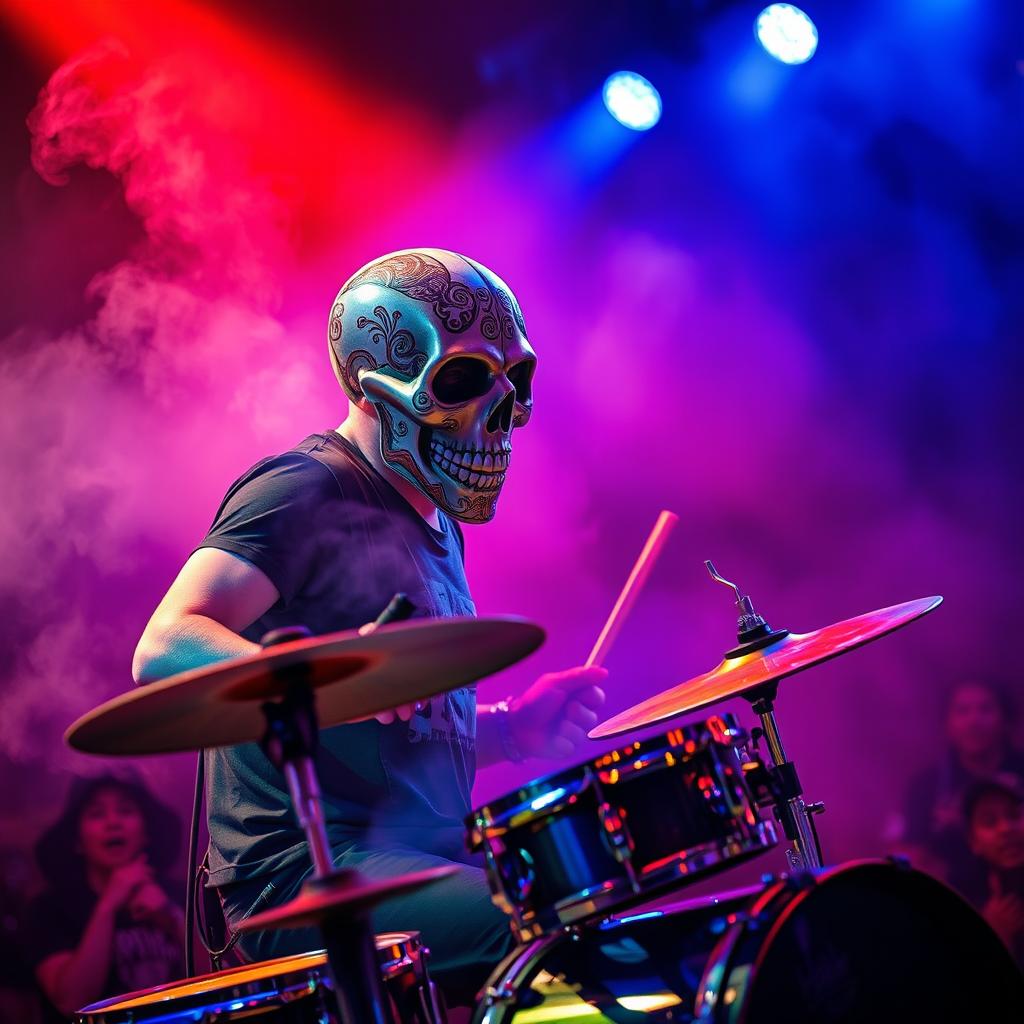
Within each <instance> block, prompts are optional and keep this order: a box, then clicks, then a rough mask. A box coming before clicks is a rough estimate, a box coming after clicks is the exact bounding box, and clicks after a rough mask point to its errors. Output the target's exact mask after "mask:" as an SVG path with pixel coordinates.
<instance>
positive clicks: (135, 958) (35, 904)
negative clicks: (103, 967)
mask: <svg viewBox="0 0 1024 1024" xmlns="http://www.w3.org/2000/svg"><path fill="white" fill-rule="evenodd" d="M98 899H99V897H98V896H97V895H96V893H94V892H93V891H92V889H90V888H89V887H88V886H82V887H80V888H77V889H75V890H70V889H69V890H68V891H67V892H64V891H62V892H57V891H56V890H54V889H47V890H46V891H45V892H43V893H41V894H40V895H39V896H37V897H36V898H35V899H34V900H33V901H32V903H31V904H30V905H29V908H28V912H27V914H26V915H25V919H26V922H27V924H26V928H25V932H24V935H23V938H24V946H25V958H26V961H27V962H28V965H29V967H30V968H31V969H32V972H33V973H35V971H36V968H38V966H39V965H40V964H41V963H42V962H43V961H44V960H46V959H48V958H49V957H51V956H53V954H54V953H63V952H65V951H67V952H71V951H73V950H74V949H76V948H77V946H78V943H79V942H80V941H81V939H82V936H83V935H84V934H85V929H86V926H87V925H88V924H89V919H90V918H91V917H92V912H93V910H94V909H95V908H96V903H97V900H98ZM184 973H185V965H184V961H183V959H182V952H181V945H180V943H179V942H178V941H177V940H176V939H175V938H172V937H171V936H170V935H169V934H168V933H167V932H166V931H165V930H164V929H162V928H159V927H157V926H156V925H153V924H147V923H145V922H141V921H133V920H132V918H131V915H130V914H129V912H128V911H127V910H121V911H119V912H118V914H117V917H116V918H115V920H114V941H113V948H112V950H111V957H110V971H109V972H108V974H107V977H106V980H105V981H104V983H103V989H102V991H101V992H100V993H99V994H98V995H97V997H96V999H95V1000H93V1001H94V1002H99V1001H100V1000H101V999H109V998H110V997H112V996H117V995H123V994H124V993H127V992H134V991H136V990H137V989H141V988H152V987H153V986H154V985H163V984H165V983H167V982H169V981H175V980H177V979H178V978H181V977H182V976H183V975H184ZM43 1002H44V1006H45V1019H46V1021H47V1024H49V1022H51V1021H53V1022H57V1021H67V1019H68V1018H67V1017H65V1016H63V1014H61V1013H60V1012H59V1011H58V1010H57V1009H56V1007H54V1006H53V1005H51V1004H50V1003H49V1002H47V1001H46V1000H45V998H44V1000H43Z"/></svg>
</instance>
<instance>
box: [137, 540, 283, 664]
mask: <svg viewBox="0 0 1024 1024" xmlns="http://www.w3.org/2000/svg"><path fill="white" fill-rule="evenodd" d="M277 598H278V593H277V588H276V587H275V586H274V584H273V583H271V582H270V579H269V578H268V577H267V575H266V574H265V573H264V572H262V570H260V569H257V568H256V566H254V565H253V564H252V563H250V562H247V561H246V560H245V559H244V558H240V557H238V556H237V555H232V554H230V553H229V552H227V551H221V550H220V549H219V548H200V549H199V550H198V551H196V552H195V553H194V554H193V555H192V557H191V558H189V560H188V561H187V562H186V563H185V564H184V565H183V566H182V569H181V572H179V573H178V577H177V579H176V580H175V581H174V582H173V583H172V584H171V586H170V589H169V590H168V591H167V593H166V594H165V595H164V598H163V600H162V601H161V602H160V604H159V605H157V608H156V611H155V612H153V615H152V617H151V618H150V620H149V623H148V624H147V626H146V628H145V630H144V631H143V633H142V637H141V638H140V640H139V644H138V646H137V647H136V649H135V658H134V660H133V661H132V675H133V676H134V678H135V681H136V682H137V683H151V682H154V681H155V680H157V679H163V678H165V677H166V676H170V675H174V674H175V673H176V672H184V671H186V670H187V669H192V668H199V667H200V666H202V665H209V664H211V663H212V662H215V661H223V660H224V659H225V658H238V657H242V656H244V655H248V654H255V653H256V652H257V651H259V650H260V646H259V644H255V643H252V642H251V641H249V640H246V639H245V637H243V636H240V635H239V631H240V630H243V629H245V627H246V626H248V625H250V623H252V622H255V621H256V619H258V618H259V617H260V616H261V615H262V614H263V613H264V612H265V611H266V610H267V609H268V608H270V607H271V605H273V604H274V603H275V602H276V601H277Z"/></svg>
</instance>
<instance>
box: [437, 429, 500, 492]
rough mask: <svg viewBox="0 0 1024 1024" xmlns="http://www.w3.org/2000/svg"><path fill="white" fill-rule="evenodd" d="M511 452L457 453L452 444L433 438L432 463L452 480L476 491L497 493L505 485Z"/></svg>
mask: <svg viewBox="0 0 1024 1024" xmlns="http://www.w3.org/2000/svg"><path fill="white" fill-rule="evenodd" d="M510 454H511V449H510V448H505V447H496V448H491V449H482V448H481V449H474V448H469V449H467V448H463V449H461V450H460V449H458V448H457V447H456V446H454V445H453V444H452V443H451V442H445V441H442V440H441V439H440V438H433V439H432V440H431V442H430V460H431V462H433V463H434V465H436V466H437V467H438V468H439V469H441V471H442V472H443V473H445V474H447V475H448V476H450V477H451V478H452V479H453V480H455V481H457V482H458V483H460V484H463V485H465V486H467V487H471V488H473V489H474V490H477V491H496V490H498V489H499V488H500V487H501V485H502V484H503V483H504V482H505V472H506V470H507V469H508V461H509V456H510Z"/></svg>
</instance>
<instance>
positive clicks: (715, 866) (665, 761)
mask: <svg viewBox="0 0 1024 1024" xmlns="http://www.w3.org/2000/svg"><path fill="white" fill-rule="evenodd" d="M744 739H745V735H744V734H743V733H742V731H741V730H740V729H739V728H738V726H737V724H736V720H735V719H734V718H733V716H731V715H722V716H718V717H714V718H709V719H707V720H706V721H704V722H700V723H698V724H695V725H686V726H681V727H679V728H678V729H673V730H672V731H671V732H667V733H664V734H662V735H660V736H655V737H652V738H650V739H645V740H638V741H637V742H635V743H631V744H630V745H629V746H628V747H622V748H620V749H619V750H613V751H611V752H610V753H607V754H604V755H602V756H601V757H598V758H595V759H594V760H592V761H587V762H585V763H584V764H581V765H577V766H576V767H574V768H569V769H566V770H564V771H561V772H556V773H554V774H552V775H546V776H544V777H543V778H540V779H536V780H534V781H533V782H530V783H528V784H527V785H525V786H523V787H522V788H521V789H518V790H516V791H515V792H514V793H511V794H509V795H508V796H505V797H502V798H501V799H499V800H495V801H493V802H492V803H489V804H486V805H485V806H483V807H481V808H479V809H478V810H476V811H474V812H473V814H472V815H470V817H469V818H468V819H467V822H466V824H467V828H468V837H467V842H468V845H469V847H470V849H471V850H473V851H476V852H480V851H482V852H483V853H484V857H485V862H486V868H487V874H488V878H489V880H490V884H491V891H492V894H493V897H494V902H495V903H496V904H497V906H498V907H500V908H501V909H502V910H504V911H505V912H506V913H507V914H509V915H510V916H511V918H512V921H513V926H514V929H515V931H516V933H517V934H518V935H519V937H520V939H522V940H524V941H525V940H526V939H528V938H533V937H536V936H538V935H542V934H544V933H545V932H548V931H551V930H553V929H557V928H559V927H560V926H562V925H565V924H571V923H573V922H575V921H579V920H584V919H586V918H589V917H592V916H594V915H596V914H602V913H606V912H607V911H608V910H609V909H611V908H613V907H621V906H624V905H627V904H628V903H629V902H631V901H638V900H640V899H643V898H646V897H648V896H651V895H653V894H655V893H659V892H663V891H666V890H668V889H671V888H673V887H676V886H681V885H685V884H688V883H689V882H691V881H695V880H697V879H699V878H705V877H707V876H708V875H709V874H712V873H713V872H715V871H718V870H720V869H722V868H724V867H728V866H730V865H732V864H736V863H739V862H740V861H742V860H744V859H746V858H748V857H752V856H754V855H755V854H758V853H763V852H764V851H765V850H768V849H770V848H771V847H772V846H774V845H775V842H776V835H775V827H774V824H773V823H772V822H770V821H767V820H762V817H761V812H760V809H759V807H758V805H757V802H756V801H755V799H754V796H753V794H752V793H751V789H750V787H749V785H748V783H747V780H746V779H745V777H744V771H743V762H742V758H741V755H740V747H741V745H742V742H743V740H744Z"/></svg>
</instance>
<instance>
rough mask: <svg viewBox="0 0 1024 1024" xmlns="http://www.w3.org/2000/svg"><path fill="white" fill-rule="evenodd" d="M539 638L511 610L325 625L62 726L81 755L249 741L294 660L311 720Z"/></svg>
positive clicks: (447, 681)
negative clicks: (321, 632)
mask: <svg viewBox="0 0 1024 1024" xmlns="http://www.w3.org/2000/svg"><path fill="white" fill-rule="evenodd" d="M543 640H544V631H543V630H542V629H541V628H540V626H537V625H535V624H534V623H532V622H527V621H525V620H523V619H519V618H514V617H511V616H507V617H505V616H502V617H492V618H480V619H475V618H473V619H470V618H464V619H417V620H415V621H414V622H405V623H401V624H397V625H390V626H381V627H380V628H378V629H377V630H375V631H374V632H373V633H370V634H368V635H367V636H359V635H358V634H357V633H355V632H344V633H332V634H330V635H328V636H323V637H313V638H311V639H304V640H297V641H293V642H291V643H283V644H280V645H278V646H275V647H269V648H267V649H266V650H264V651H261V652H260V653H259V654H256V655H253V656H252V657H249V658H236V659H233V660H231V661H222V662H220V663H218V664H214V665H208V666H204V667H203V668H199V669H194V670H192V671H189V672H182V673H180V674H179V675H175V676H170V677H169V678H167V679H163V680H161V681H160V682H158V683H150V684H148V685H146V686H141V687H139V688H138V689H136V690H132V691H130V692H128V693H125V694H122V695H121V696H119V697H115V698H113V700H109V701H107V702H106V703H105V704H102V705H100V707H98V708H94V709H93V710H92V711H90V712H89V713H88V714H86V715H83V716H82V717H81V718H79V719H78V721H77V722H75V723H74V724H73V725H72V726H71V727H70V728H69V729H68V731H67V732H66V733H65V736H64V738H65V740H66V741H67V743H69V744H70V745H71V746H72V747H74V748H75V749H76V750H81V751H84V752H85V753H89V754H126V755H134V754H165V753H171V752H174V751H182V750H199V749H201V748H204V747H225V746H230V745H232V744H235V743H245V742H248V741H251V740H258V739H259V738H260V737H261V736H262V735H263V732H264V731H265V729H266V719H265V717H264V715H263V712H262V710H261V705H262V704H263V703H264V702H265V701H268V700H275V699H277V698H280V697H282V696H283V695H284V694H285V693H286V692H287V690H288V686H289V674H290V673H292V674H293V673H294V672H295V671H296V670H301V669H302V668H303V667H304V668H305V670H306V674H307V678H308V680H309V683H310V686H311V688H312V689H313V691H314V693H315V695H316V706H317V715H318V718H319V723H320V726H321V728H327V727H328V726H332V725H338V724H340V723H342V722H350V721H353V720H354V719H359V718H365V717H368V716H370V715H374V714H377V713H378V712H380V711H384V710H387V709H388V708H393V707H397V706H398V705H400V704H409V703H412V702H414V701H417V700H424V699H425V698H427V697H431V696H433V695H434V694H437V693H442V692H444V691H446V690H453V689H455V688H457V687H459V686H465V685H466V684H468V683H471V682H475V681H476V680H477V679H481V678H482V677H484V676H487V675H490V674H491V673H492V672H497V671H498V670H499V669H503V668H505V667H507V666H508V665H512V664H514V663H515V662H517V661H519V660H520V659H521V658H525V657H526V655H528V654H530V653H531V652H532V651H534V650H536V649H537V648H538V647H539V646H540V644H541V643H542V642H543Z"/></svg>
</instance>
